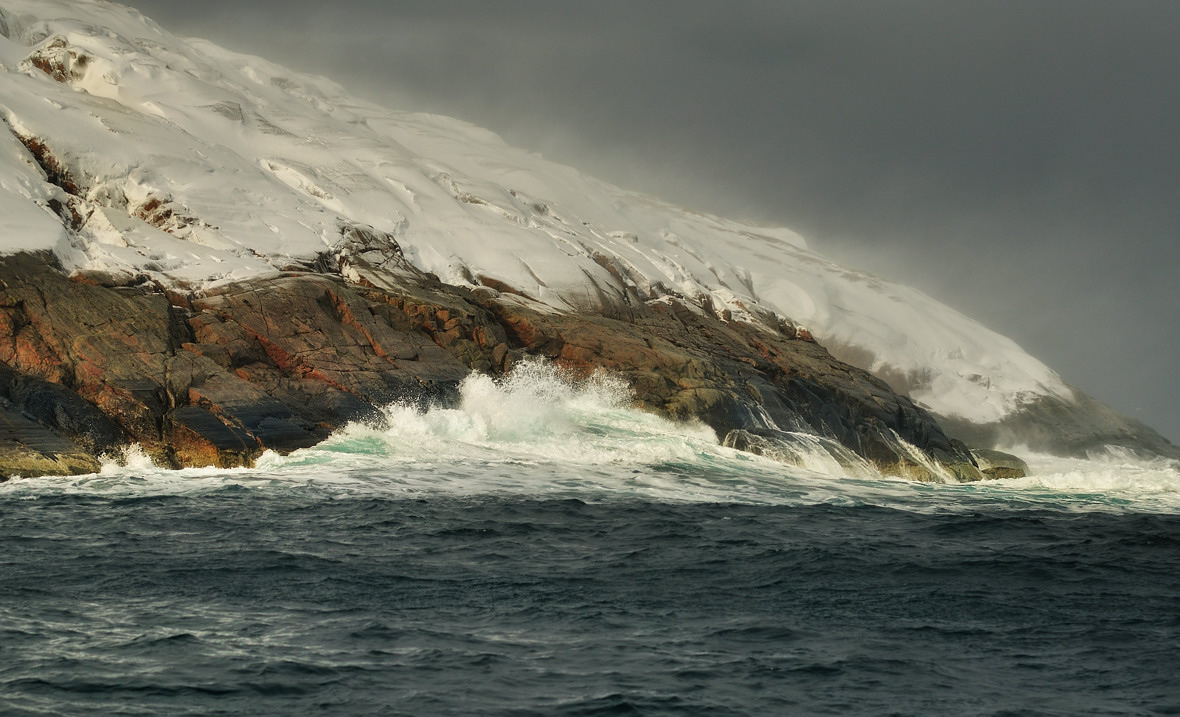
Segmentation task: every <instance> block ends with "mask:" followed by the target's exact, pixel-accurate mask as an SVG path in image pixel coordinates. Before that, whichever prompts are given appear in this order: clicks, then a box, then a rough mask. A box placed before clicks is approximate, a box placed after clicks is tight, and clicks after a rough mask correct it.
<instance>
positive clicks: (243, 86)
mask: <svg viewBox="0 0 1180 717" xmlns="http://www.w3.org/2000/svg"><path fill="white" fill-rule="evenodd" d="M0 10H2V11H3V13H4V20H5V23H6V24H7V25H8V26H9V29H10V32H9V36H10V39H0V63H3V69H0V117H2V118H3V119H4V120H5V121H6V122H7V123H8V125H9V126H10V127H12V128H13V129H14V131H16V132H19V133H21V134H22V135H24V136H33V137H37V138H40V139H42V140H43V141H44V142H45V144H46V146H48V147H49V148H50V149H51V151H52V152H53V153H54V156H55V157H57V158H58V159H59V160H60V161H61V162H62V163H64V164H65V165H66V166H67V167H68V168H69V170H70V172H71V174H72V176H73V178H74V180H75V181H76V183H77V184H78V185H79V186H80V187H82V193H83V194H84V196H83V197H82V200H84V201H82V202H81V203H80V205H81V207H82V209H83V210H84V214H85V215H86V216H88V219H87V220H86V223H85V225H84V226H83V227H82V228H81V229H80V230H79V231H78V232H77V233H76V235H71V233H70V232H68V231H67V230H66V229H65V228H64V227H63V226H62V223H61V221H59V220H58V219H57V217H56V216H55V214H54V213H53V212H52V211H51V210H50V209H49V208H48V207H49V200H50V199H52V198H57V199H58V200H59V201H61V200H63V199H67V197H65V194H64V192H62V191H61V190H60V189H58V188H56V187H53V186H52V185H49V184H47V183H46V181H45V176H44V174H43V173H42V172H41V171H40V169H39V168H38V167H36V165H34V164H33V163H32V162H31V157H30V156H29V155H28V153H27V152H24V150H23V148H22V147H21V145H20V143H19V142H17V141H16V139H15V137H14V136H13V135H12V134H11V133H9V132H5V131H3V130H4V128H3V127H0V212H2V214H0V252H4V251H7V252H11V251H16V250H19V249H54V250H55V251H57V253H58V255H59V256H60V257H61V259H62V261H63V262H64V263H65V264H66V265H67V266H70V267H75V268H81V269H104V270H108V271H130V272H137V273H138V272H145V273H148V274H152V275H154V276H155V277H156V278H157V279H159V280H160V281H162V282H166V283H174V284H180V285H187V286H199V285H209V284H215V283H218V282H225V281H232V280H238V279H243V278H248V277H251V276H258V275H262V274H265V273H268V272H273V271H276V270H280V269H283V268H284V267H287V266H289V265H290V264H291V263H292V262H293V261H297V260H309V259H312V258H314V257H315V255H316V254H317V253H319V252H323V251H326V250H331V249H332V248H334V247H338V246H340V245H341V242H342V241H343V238H342V232H343V231H344V230H345V229H346V228H347V227H350V226H357V225H361V226H370V227H372V228H374V229H376V230H378V231H379V232H384V233H388V234H390V235H392V236H394V237H396V240H397V242H398V243H399V244H400V246H401V247H402V249H403V252H404V255H405V257H406V258H407V259H408V260H409V261H411V262H412V263H413V264H415V265H416V266H418V267H419V268H421V269H423V270H426V271H430V272H433V273H435V274H437V275H438V276H439V277H440V278H442V279H443V280H444V281H447V282H451V283H454V284H471V283H472V282H475V281H480V280H482V279H483V278H487V279H494V280H496V281H499V282H503V283H505V284H508V285H511V286H513V287H516V288H518V289H519V290H520V291H522V292H523V293H524V294H526V295H528V296H530V297H532V298H533V299H535V300H537V301H538V302H542V303H543V304H544V306H545V308H546V309H548V310H556V311H594V310H596V309H600V308H603V300H604V299H603V297H604V296H605V297H606V300H607V301H625V300H627V296H628V292H631V293H632V294H634V293H636V292H637V293H638V295H640V296H641V297H642V298H644V299H647V300H660V299H661V297H666V296H668V295H669V294H671V293H675V294H679V295H681V296H683V297H685V298H687V299H690V300H692V301H694V302H696V303H698V304H700V305H703V306H708V305H710V304H711V305H712V306H713V307H715V309H716V310H717V311H718V312H719V313H720V312H721V311H723V310H727V311H729V312H730V313H729V315H730V316H732V317H733V318H734V319H735V320H748V321H757V320H759V319H758V312H759V310H761V311H766V310H769V311H771V312H775V313H778V314H779V315H781V316H784V317H788V318H790V319H792V320H794V321H795V322H797V323H799V324H801V325H804V326H806V327H807V328H808V329H809V330H811V331H812V333H813V334H814V335H815V336H816V338H818V339H819V340H820V341H821V342H824V343H826V344H828V345H829V346H830V347H832V348H833V350H834V351H835V352H836V353H837V355H847V356H848V357H849V358H850V359H851V360H853V361H854V362H856V363H861V364H863V365H865V367H866V368H870V369H872V370H874V371H878V372H880V373H881V374H883V375H889V376H894V377H897V376H901V377H904V379H905V380H906V381H908V382H909V383H910V384H912V386H913V388H912V392H911V395H912V396H913V397H914V398H915V399H916V400H918V401H919V402H921V403H923V404H925V405H927V406H929V407H931V408H933V409H935V410H936V411H938V412H940V413H943V414H948V415H954V416H960V417H964V418H967V419H970V420H974V421H980V422H987V421H994V420H998V419H999V418H1002V417H1003V416H1004V415H1006V414H1007V413H1009V412H1010V411H1012V410H1013V409H1014V408H1015V407H1017V406H1018V405H1019V403H1020V402H1021V401H1024V400H1027V399H1029V398H1031V397H1033V396H1036V395H1041V394H1056V395H1061V396H1063V397H1067V398H1068V397H1069V396H1070V395H1071V393H1070V392H1069V389H1068V388H1066V387H1065V385H1064V384H1063V383H1062V382H1061V381H1060V379H1059V378H1058V377H1057V376H1056V374H1054V373H1053V372H1052V371H1051V370H1050V369H1048V368H1047V367H1045V366H1044V365H1043V364H1041V363H1040V362H1039V361H1037V360H1036V359H1034V358H1032V357H1031V356H1029V355H1028V354H1026V353H1025V352H1024V351H1022V350H1021V349H1020V347H1018V346H1017V345H1016V344H1014V343H1013V342H1011V341H1010V340H1008V339H1006V338H1004V337H1002V336H1000V335H998V334H996V333H994V332H992V331H990V330H988V329H986V328H984V327H983V326H981V325H979V324H978V323H976V322H974V321H972V320H970V319H968V318H967V317H965V316H963V315H961V314H959V313H957V312H955V311H953V310H951V309H949V308H947V307H945V306H943V305H941V304H939V303H938V302H936V301H934V300H932V299H930V298H929V297H927V296H925V295H923V294H921V293H919V292H917V291H915V290H913V289H909V288H906V287H903V286H899V285H897V284H892V283H889V282H886V281H882V280H880V279H878V278H875V277H873V276H871V275H868V274H864V273H861V272H856V271H851V270H849V269H846V268H844V267H841V266H838V265H836V264H834V263H833V262H831V261H829V260H827V259H825V258H824V257H822V256H820V255H819V254H817V253H815V252H812V251H810V250H809V249H808V248H807V245H806V243H805V242H804V240H803V239H802V238H801V237H799V236H798V235H797V234H795V233H793V232H790V231H789V230H786V229H772V228H766V227H760V226H755V225H752V224H749V223H744V222H740V221H733V220H728V219H722V218H720V217H715V216H711V215H707V214H700V213H696V212H691V211H687V210H685V209H682V208H679V207H676V206H673V205H670V204H668V203H665V202H662V201H660V200H658V199H655V198H652V197H647V196H644V195H640V194H637V193H634V192H629V191H626V190H623V189H619V188H617V187H613V186H610V185H608V184H605V183H603V182H600V181H597V180H595V179H592V178H589V177H585V176H583V175H581V174H580V173H578V172H577V171H576V170H574V169H571V168H569V167H564V166H560V165H557V164H554V163H552V162H548V161H546V160H544V159H543V158H541V157H540V156H538V155H536V154H533V153H530V152H527V151H525V150H521V149H517V148H514V147H510V146H508V145H506V144H504V142H503V141H501V140H500V139H499V138H498V137H496V136H495V135H494V134H492V133H490V132H488V131H487V130H484V129H481V128H479V127H475V126H473V125H471V124H468V123H465V122H461V121H459V120H455V119H450V118H446V117H439V116H435V115H426V114H415V113H406V112H395V111H391V110H388V109H385V108H382V107H378V106H376V105H373V104H369V103H366V102H363V101H360V100H357V99H354V98H352V97H350V96H349V95H348V93H347V92H346V91H345V90H344V89H343V88H341V87H340V86H338V85H336V84H334V83H332V82H330V81H329V80H326V79H323V78H319V77H311V76H307V75H302V74H298V73H294V72H291V71H289V70H286V69H284V68H282V67H279V66H278V65H275V64H273V63H270V62H267V61H265V60H263V59H261V58H257V57H250V56H246V55H241V54H237V53H233V52H230V51H227V50H225V49H222V48H219V47H217V46H216V45H213V44H211V43H209V42H206V41H202V40H193V39H181V38H178V37H176V36H173V35H171V34H169V33H167V32H166V31H164V30H162V29H161V28H159V27H158V26H156V25H155V24H154V23H152V22H151V21H149V20H146V19H145V18H143V16H142V15H140V14H139V13H138V12H136V11H134V10H131V9H130V8H125V7H122V6H119V5H115V4H112V3H107V2H99V1H97V0H0ZM56 38H64V40H65V41H66V43H67V47H68V50H69V51H70V53H71V58H73V59H72V65H71V67H72V70H73V72H72V74H71V79H70V80H69V82H68V83H60V82H56V81H54V80H53V79H52V78H50V77H49V76H48V75H46V74H45V73H43V72H41V71H40V70H38V69H36V68H35V67H32V66H31V65H30V64H29V63H27V62H22V58H24V57H25V56H27V55H28V54H29V53H30V52H34V51H36V50H37V49H38V48H41V47H44V46H46V45H47V44H49V43H51V42H53V41H54V40H55V39H56ZM82 56H84V57H85V58H86V59H85V60H83V61H81V62H79V61H78V59H77V58H78V57H82Z"/></svg>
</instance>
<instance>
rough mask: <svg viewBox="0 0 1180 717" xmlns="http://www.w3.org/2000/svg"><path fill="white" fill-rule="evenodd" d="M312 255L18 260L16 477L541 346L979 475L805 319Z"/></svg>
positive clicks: (283, 435)
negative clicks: (593, 297) (802, 323)
mask: <svg viewBox="0 0 1180 717" xmlns="http://www.w3.org/2000/svg"><path fill="white" fill-rule="evenodd" d="M315 268H316V269H317V271H291V272H286V273H283V274H281V275H276V276H272V277H268V278H262V279H256V280H251V281H249V282H244V283H238V284H229V285H224V286H220V287H216V288H214V289H211V290H208V291H205V292H201V293H194V294H185V293H182V292H177V291H176V290H175V289H167V290H166V289H165V288H164V287H161V286H158V285H156V284H154V283H152V282H150V281H147V280H146V279H145V278H144V277H137V278H132V279H129V278H127V277H115V276H107V275H103V274H101V273H95V272H90V273H75V274H74V275H72V276H70V275H67V274H66V272H65V271H64V270H63V269H62V268H61V267H60V266H59V265H58V264H57V263H56V261H55V260H54V258H53V257H52V256H51V255H48V254H37V255H34V254H17V255H13V256H8V257H4V258H2V259H0V401H2V403H0V417H2V420H4V421H5V427H6V430H5V431H4V432H3V436H4V437H5V438H4V440H5V443H3V444H0V473H3V474H6V475H8V474H24V475H28V474H32V473H39V474H49V473H54V474H63V473H77V472H86V471H91V470H94V468H95V467H96V465H97V463H96V461H95V459H96V457H97V456H100V455H101V454H103V453H105V452H110V451H113V450H115V449H117V448H118V447H120V446H123V445H126V444H128V443H131V442H135V443H139V444H140V445H141V446H143V448H144V450H145V451H147V452H148V454H149V455H151V456H152V457H153V459H154V460H156V461H157V462H159V463H161V464H164V465H170V466H175V467H180V466H221V467H230V466H239V465H250V464H251V463H252V461H253V460H254V459H256V458H257V457H258V455H260V454H261V453H262V451H264V450H266V449H271V450H275V451H279V452H284V453H285V452H289V451H292V450H296V449H299V448H303V447H307V446H311V445H314V444H315V443H317V442H318V441H321V440H323V439H324V438H326V437H327V436H328V435H329V433H330V432H331V431H333V430H334V429H337V428H339V427H341V426H343V425H344V424H346V423H347V422H349V421H352V420H357V419H370V420H381V414H380V412H379V411H378V410H377V408H376V407H377V406H380V405H382V404H386V403H389V402H391V401H398V400H401V401H416V402H441V403H446V402H448V401H451V400H454V398H455V397H456V396H457V392H456V389H457V386H458V384H459V382H460V381H461V380H462V379H463V378H464V377H465V376H466V375H467V374H468V373H470V372H471V371H472V370H477V371H482V372H485V373H490V374H492V375H499V374H501V373H503V372H505V371H507V370H509V369H510V368H511V366H512V365H513V363H514V362H516V361H519V360H520V359H522V358H524V357H525V356H540V357H546V358H549V359H552V360H554V361H556V362H557V363H558V364H559V365H561V366H563V367H565V368H566V369H568V370H569V371H570V372H572V373H573V374H575V375H585V374H589V373H591V372H593V371H595V370H599V369H604V370H608V371H611V372H612V373H615V374H617V375H619V376H622V377H623V378H625V379H626V380H627V381H629V382H630V383H631V385H632V387H633V388H634V391H635V398H636V402H637V404H638V405H639V406H641V407H644V408H646V409H648V410H652V411H655V412H657V413H660V414H662V415H665V416H668V417H670V418H673V419H678V420H692V419H699V420H701V421H704V422H705V423H707V424H708V425H710V426H712V427H713V428H714V429H715V430H717V432H718V435H719V436H721V437H723V438H724V439H725V440H726V442H727V443H728V444H729V445H733V446H735V447H738V448H747V449H749V448H750V446H751V445H752V443H751V441H750V440H749V438H748V436H754V435H757V436H758V437H759V439H758V440H759V441H760V443H759V444H758V445H759V446H763V448H762V449H759V450H760V451H761V452H767V451H765V450H763V449H764V447H765V445H768V444H767V442H768V441H769V442H772V443H775V444H776V445H779V446H787V445H791V444H792V443H795V442H798V441H799V440H800V434H817V435H819V436H822V437H824V439H825V441H826V442H825V443H823V445H826V446H830V449H829V452H830V453H832V454H833V456H834V457H835V458H836V459H837V460H840V461H843V462H847V461H849V460H851V459H850V456H853V457H859V459H864V460H867V461H869V462H871V463H873V464H875V465H876V466H878V467H879V468H880V469H881V470H883V471H885V472H887V473H890V474H895V475H902V476H908V477H912V478H917V479H922V480H936V479H939V478H940V477H941V469H939V468H938V467H937V466H935V463H938V464H941V466H943V468H945V469H946V470H948V471H950V472H951V473H953V474H954V475H955V476H957V477H959V478H961V479H977V478H979V477H980V473H979V472H978V469H977V468H976V465H975V462H974V460H973V459H972V458H971V455H970V453H969V452H968V451H967V450H966V448H965V447H964V446H963V445H962V444H961V443H959V442H957V441H954V440H951V439H949V438H948V437H947V436H946V434H945V433H944V432H943V431H942V429H941V428H939V426H938V424H937V423H936V422H935V421H934V420H933V419H932V418H931V417H930V415H929V414H928V413H926V412H925V411H924V410H922V409H921V408H919V407H917V406H915V405H914V404H913V403H912V402H911V401H910V400H909V399H908V398H906V397H904V396H899V395H897V394H896V393H894V392H893V391H891V390H890V389H889V388H888V386H887V385H885V384H884V383H883V382H882V381H880V380H878V379H876V378H874V377H873V376H871V375H870V374H868V373H867V372H865V371H862V370H860V369H856V368H853V367H851V366H848V365H847V364H843V363H841V362H839V361H837V360H836V359H834V358H832V356H831V355H830V354H828V352H827V351H826V350H825V349H823V348H822V347H821V346H819V345H817V344H816V343H814V342H813V341H812V340H810V337H808V336H806V334H805V333H803V332H799V331H796V330H795V328H794V327H793V326H791V325H790V324H788V323H781V322H780V323H778V327H777V329H776V330H769V329H764V328H758V327H755V326H752V325H749V324H744V323H738V322H726V321H723V320H721V319H718V318H716V317H715V316H713V315H712V314H711V313H710V312H708V311H705V310H703V309H702V308H700V307H697V306H694V305H692V304H690V303H688V302H685V301H682V300H678V299H675V298H670V299H666V300H664V301H658V302H649V303H642V302H639V303H636V304H635V305H633V306H626V307H616V308H615V309H612V313H613V314H614V315H611V316H582V315H569V314H554V313H552V312H549V311H546V310H544V307H542V306H541V305H538V304H535V303H534V302H532V301H530V300H528V299H527V298H523V297H521V296H518V295H515V294H511V293H501V292H499V291H497V290H495V289H492V288H489V287H481V288H478V289H476V290H474V291H469V290H466V289H462V288H456V287H451V286H447V285H444V284H442V283H440V282H438V280H437V279H435V278H434V277H432V276H430V275H426V274H422V273H420V272H417V271H415V270H413V269H411V268H409V267H408V266H406V265H404V264H401V265H398V267H397V268H396V270H390V269H378V268H375V267H374V266H372V265H369V264H368V263H366V262H365V261H364V260H363V259H360V258H356V257H351V256H349V255H348V254H347V253H344V254H341V255H340V256H338V257H336V258H334V259H326V260H323V261H321V262H319V264H318V265H317V266H316V267H315ZM344 276H348V277H349V280H345V278H344ZM768 454H770V455H780V453H774V452H769V453H768ZM787 454H789V452H788V453H787ZM787 454H781V455H787Z"/></svg>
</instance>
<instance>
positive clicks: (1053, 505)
mask: <svg viewBox="0 0 1180 717" xmlns="http://www.w3.org/2000/svg"><path fill="white" fill-rule="evenodd" d="M630 402H631V396H630V392H629V391H628V389H627V387H626V386H625V385H624V384H623V383H622V382H620V381H619V380H617V379H613V378H611V377H609V376H605V375H597V376H593V377H591V378H589V379H584V380H574V379H572V378H571V377H570V376H568V375H564V374H563V373H561V372H560V371H559V370H558V369H556V368H554V367H553V366H552V365H550V364H545V363H541V362H531V363H525V364H522V366H521V367H520V368H519V369H518V370H517V371H516V372H514V373H513V374H512V375H511V376H509V377H507V378H505V379H502V380H493V379H491V378H489V377H487V376H480V375H472V376H471V377H469V378H468V379H467V380H466V381H464V382H463V383H462V385H461V388H460V401H459V403H458V405H457V406H455V407H454V408H441V407H433V408H422V407H418V406H411V405H405V404H395V405H392V406H389V407H387V408H386V410H385V415H384V421H383V422H381V425H375V424H368V423H354V424H352V425H349V426H348V427H346V428H345V429H343V430H341V431H339V432H338V433H336V434H335V435H333V436H332V437H331V438H329V439H328V440H327V441H324V442H323V443H321V444H320V445H318V446H315V447H313V448H309V449H305V450H301V451H296V452H295V453H292V454H291V455H288V456H280V455H277V454H274V453H266V454H264V455H263V456H262V457H261V458H260V459H259V460H258V461H257V465H256V467H254V468H250V469H245V468H239V469H231V470H226V469H221V468H190V469H184V470H180V471H173V470H167V469H165V468H161V467H158V466H155V465H153V464H152V462H151V460H150V459H149V458H148V457H147V455H146V454H145V453H144V452H143V451H142V450H139V449H138V448H132V449H129V450H127V451H126V452H125V453H123V454H122V455H120V456H118V457H112V458H110V459H108V460H107V461H106V462H104V464H103V467H102V469H101V470H100V472H98V473H96V474H92V475H88V476H80V477H75V478H26V479H19V480H14V481H10V482H8V483H5V484H0V496H4V497H8V498H29V499H36V498H38V497H40V496H43V495H56V494H63V493H68V494H85V495H91V494H93V495H104V496H148V495H202V494H216V493H217V492H218V491H222V490H225V489H227V488H244V489H248V490H252V491H256V492H258V493H259V494H260V495H264V496H265V495H275V496H291V495H298V496H306V497H308V498H309V499H314V498H316V497H322V498H329V499H336V498H350V497H408V496H423V497H426V496H448V495H449V496H496V495H500V496H503V495H516V496H533V497H560V498H578V499H581V500H606V499H635V500H654V501H664V502H718V503H750V504H769V505H815V504H833V505H881V506H889V507H895V508H899V509H904V510H910V511H916V512H938V511H947V510H951V511H957V510H974V509H978V508H980V507H981V505H983V504H986V505H988V506H1003V507H1008V508H1012V509H1026V508H1044V509H1050V510H1109V511H1147V512H1167V513H1174V512H1180V466H1178V465H1177V462H1176V461H1164V460H1160V461H1144V460H1141V459H1136V458H1135V457H1134V456H1131V455H1129V454H1126V453H1118V452H1109V453H1106V454H1103V455H1099V456H1094V457H1092V458H1090V459H1063V458H1056V457H1052V456H1045V455H1038V454H1032V453H1030V452H1028V451H1027V450H1023V449H1021V448H1019V447H1016V448H1012V449H1011V450H1012V452H1014V453H1017V454H1019V455H1023V456H1026V457H1027V458H1028V460H1029V463H1030V465H1031V468H1032V472H1033V475H1032V476H1031V477H1029V478H1021V479H1010V480H994V481H983V482H980V483H971V484H942V485H939V484H928V483H917V482H913V481H907V480H902V479H896V478H886V477H882V476H880V475H874V474H871V473H866V472H865V471H864V470H860V471H857V475H848V473H847V469H845V468H841V467H840V464H839V463H837V462H836V461H834V460H832V457H831V455H830V453H828V452H827V451H826V450H825V449H824V447H823V445H822V444H821V442H819V441H816V442H815V443H814V446H813V448H814V451H813V453H814V455H812V454H811V453H809V452H808V450H807V446H808V445H810V444H808V443H807V442H804V441H801V442H800V443H799V448H798V455H795V456H794V461H795V462H796V463H797V465H788V464H784V463H781V462H776V461H772V460H770V459H768V458H764V457H761V456H756V455H753V454H750V453H744V452H740V451H736V450H733V449H730V448H727V447H725V446H722V445H719V444H718V441H717V437H716V435H715V434H714V433H713V431H712V430H711V429H709V428H708V427H706V426H703V425H701V424H697V423H676V422H672V421H669V420H666V419H663V418H660V417H659V416H655V415H652V414H650V413H646V412H644V411H641V410H638V409H635V408H633V407H632V406H631V405H630Z"/></svg>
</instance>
